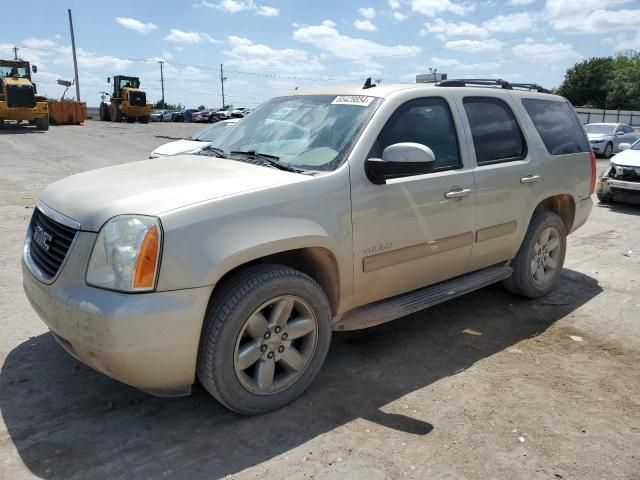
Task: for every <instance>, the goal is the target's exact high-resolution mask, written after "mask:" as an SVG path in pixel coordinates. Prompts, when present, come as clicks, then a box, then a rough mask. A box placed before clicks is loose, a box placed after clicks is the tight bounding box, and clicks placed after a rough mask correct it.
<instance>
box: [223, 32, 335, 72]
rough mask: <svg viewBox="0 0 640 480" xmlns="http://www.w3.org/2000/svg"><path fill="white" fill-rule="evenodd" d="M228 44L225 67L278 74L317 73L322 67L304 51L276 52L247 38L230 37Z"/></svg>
mask: <svg viewBox="0 0 640 480" xmlns="http://www.w3.org/2000/svg"><path fill="white" fill-rule="evenodd" d="M228 38H229V44H230V45H231V48H230V49H228V50H225V51H224V54H225V56H226V57H227V58H228V60H227V61H226V62H225V64H226V66H227V67H231V66H235V67H237V68H246V67H247V66H248V65H250V66H251V69H252V70H256V69H257V70H263V69H273V70H276V71H278V72H280V71H285V72H299V71H301V70H303V71H306V72H319V71H322V70H324V66H323V65H322V63H321V62H320V61H319V59H318V58H316V57H314V56H312V55H310V54H309V53H307V52H305V51H304V50H298V49H294V48H285V49H282V50H278V49H275V48H272V47H270V46H268V45H264V44H260V43H253V42H252V41H251V40H249V39H248V38H243V37H238V36H235V35H231V36H229V37H228Z"/></svg>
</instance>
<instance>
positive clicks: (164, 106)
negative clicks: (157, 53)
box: [158, 60, 166, 108]
mask: <svg viewBox="0 0 640 480" xmlns="http://www.w3.org/2000/svg"><path fill="white" fill-rule="evenodd" d="M158 63H159V64H160V85H161V86H162V108H166V105H165V103H164V74H163V73H162V66H163V65H164V61H163V60H159V61H158Z"/></svg>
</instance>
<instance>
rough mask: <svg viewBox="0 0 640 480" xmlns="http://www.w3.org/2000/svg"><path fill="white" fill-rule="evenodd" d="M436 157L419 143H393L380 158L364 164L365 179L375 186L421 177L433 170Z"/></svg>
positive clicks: (370, 159) (371, 159)
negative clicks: (391, 181)
mask: <svg viewBox="0 0 640 480" xmlns="http://www.w3.org/2000/svg"><path fill="white" fill-rule="evenodd" d="M435 161H436V156H435V155H434V153H433V150H431V149H430V148H429V147H426V146H424V145H421V144H419V143H409V142H406V143H395V144H393V145H389V146H388V147H387V148H385V149H384V151H383V152H382V158H369V159H367V161H366V162H365V171H366V174H367V177H369V180H371V182H373V183H375V184H376V185H383V184H384V183H386V181H387V180H389V179H392V178H400V177H410V176H414V175H423V174H425V173H429V172H431V171H432V170H433V164H434V162H435Z"/></svg>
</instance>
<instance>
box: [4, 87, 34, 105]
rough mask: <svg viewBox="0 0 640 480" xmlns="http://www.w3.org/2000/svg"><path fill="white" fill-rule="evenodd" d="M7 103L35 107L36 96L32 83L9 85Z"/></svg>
mask: <svg viewBox="0 0 640 480" xmlns="http://www.w3.org/2000/svg"><path fill="white" fill-rule="evenodd" d="M7 103H8V104H9V106H10V107H26V108H33V107H35V106H36V96H35V93H34V91H33V87H32V86H31V85H15V84H11V85H7Z"/></svg>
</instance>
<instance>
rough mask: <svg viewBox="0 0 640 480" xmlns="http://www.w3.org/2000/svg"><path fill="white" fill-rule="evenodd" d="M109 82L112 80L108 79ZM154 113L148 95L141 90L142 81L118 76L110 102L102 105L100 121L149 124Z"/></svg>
mask: <svg viewBox="0 0 640 480" xmlns="http://www.w3.org/2000/svg"><path fill="white" fill-rule="evenodd" d="M107 82H111V78H107ZM152 111H153V105H152V104H150V103H147V95H146V93H145V92H144V91H143V90H141V89H140V79H139V78H138V77H126V76H124V75H116V76H115V77H113V92H112V93H111V98H110V99H109V102H105V101H102V102H101V103H100V120H102V121H107V122H108V121H112V122H121V121H122V120H123V119H125V120H126V121H127V122H129V123H133V122H135V121H136V120H138V121H139V122H140V123H149V115H151V112H152Z"/></svg>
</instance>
